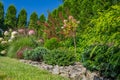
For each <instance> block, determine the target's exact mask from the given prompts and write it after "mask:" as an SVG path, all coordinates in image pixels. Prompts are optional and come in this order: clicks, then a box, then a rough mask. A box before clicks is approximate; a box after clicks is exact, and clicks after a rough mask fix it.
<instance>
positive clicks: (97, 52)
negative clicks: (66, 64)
mask: <svg viewBox="0 0 120 80" xmlns="http://www.w3.org/2000/svg"><path fill="white" fill-rule="evenodd" d="M119 54H120V47H118V46H108V45H105V44H104V45H92V46H88V47H86V48H85V49H84V51H83V55H82V62H83V65H84V66H85V67H87V68H88V69H90V70H97V71H99V72H100V74H101V75H102V76H104V77H111V78H116V77H117V76H118V74H119V73H120V70H119V67H120V63H119V62H120V55H119Z"/></svg>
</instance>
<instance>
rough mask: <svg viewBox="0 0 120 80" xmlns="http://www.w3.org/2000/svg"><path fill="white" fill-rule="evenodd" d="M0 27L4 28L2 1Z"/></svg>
mask: <svg viewBox="0 0 120 80" xmlns="http://www.w3.org/2000/svg"><path fill="white" fill-rule="evenodd" d="M0 28H2V29H3V28H4V6H3V4H2V2H0Z"/></svg>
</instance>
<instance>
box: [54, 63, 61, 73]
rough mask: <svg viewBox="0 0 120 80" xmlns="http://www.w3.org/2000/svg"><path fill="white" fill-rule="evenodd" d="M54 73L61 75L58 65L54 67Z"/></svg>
mask: <svg viewBox="0 0 120 80" xmlns="http://www.w3.org/2000/svg"><path fill="white" fill-rule="evenodd" d="M52 73H53V74H59V73H60V70H59V66H58V65H56V66H54V68H53V72H52Z"/></svg>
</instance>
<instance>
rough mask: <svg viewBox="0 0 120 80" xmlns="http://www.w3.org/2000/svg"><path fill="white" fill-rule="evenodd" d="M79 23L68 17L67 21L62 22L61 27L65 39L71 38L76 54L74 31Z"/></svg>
mask: <svg viewBox="0 0 120 80" xmlns="http://www.w3.org/2000/svg"><path fill="white" fill-rule="evenodd" d="M79 23H80V22H79V21H77V20H76V19H75V18H74V17H73V16H69V17H68V20H64V21H63V27H61V28H62V33H63V34H64V35H65V37H73V40H74V47H75V53H76V40H75V37H76V29H77V27H78V24H79Z"/></svg>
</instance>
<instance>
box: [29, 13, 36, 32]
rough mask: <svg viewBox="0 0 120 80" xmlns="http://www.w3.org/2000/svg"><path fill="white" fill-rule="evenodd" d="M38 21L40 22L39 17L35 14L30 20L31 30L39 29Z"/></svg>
mask: <svg viewBox="0 0 120 80" xmlns="http://www.w3.org/2000/svg"><path fill="white" fill-rule="evenodd" d="M37 21H38V15H37V13H36V12H33V13H32V14H31V15H30V20H29V29H35V30H36V29H37V27H38V25H37Z"/></svg>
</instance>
